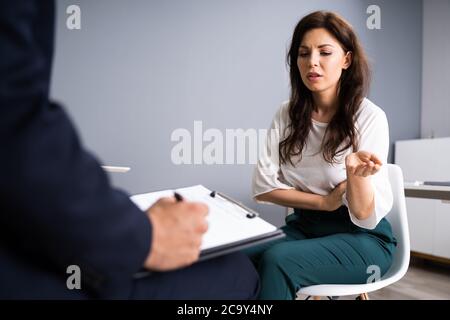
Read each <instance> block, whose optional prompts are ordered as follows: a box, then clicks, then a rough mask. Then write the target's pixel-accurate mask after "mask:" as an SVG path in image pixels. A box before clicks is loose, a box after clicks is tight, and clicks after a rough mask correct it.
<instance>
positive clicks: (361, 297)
mask: <svg viewBox="0 0 450 320" xmlns="http://www.w3.org/2000/svg"><path fill="white" fill-rule="evenodd" d="M356 299H357V300H369V295H368V294H367V293H361V294H360V295H359V296H358V297H356Z"/></svg>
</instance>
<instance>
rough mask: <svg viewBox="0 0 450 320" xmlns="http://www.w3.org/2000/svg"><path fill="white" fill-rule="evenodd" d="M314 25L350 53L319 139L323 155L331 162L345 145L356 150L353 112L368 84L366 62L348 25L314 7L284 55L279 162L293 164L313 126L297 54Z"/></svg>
mask: <svg viewBox="0 0 450 320" xmlns="http://www.w3.org/2000/svg"><path fill="white" fill-rule="evenodd" d="M317 28H324V29H326V30H327V31H328V32H330V33H331V34H332V35H333V36H334V37H335V38H336V39H337V40H338V41H339V43H340V44H341V46H342V49H343V50H344V52H349V51H350V52H351V53H352V62H351V65H350V66H349V67H348V68H347V69H346V70H342V75H341V78H340V80H339V87H338V109H337V111H336V113H335V115H334V116H333V118H332V119H331V121H330V123H329V124H328V126H327V129H326V132H325V136H324V140H323V142H322V153H323V157H324V159H325V160H326V161H327V162H329V163H334V162H336V159H335V158H336V156H338V155H339V154H340V153H341V152H344V151H345V150H347V149H348V148H350V147H352V148H353V150H355V151H356V150H357V146H358V139H357V132H356V128H355V114H356V112H357V111H358V108H359V105H360V104H361V102H362V100H363V99H364V97H365V95H366V93H367V90H368V88H369V82H370V69H369V64H368V62H367V58H366V56H365V54H364V51H363V49H362V47H361V45H360V43H359V40H358V38H357V36H356V34H355V32H354V31H353V29H352V27H351V25H350V24H349V23H347V22H346V21H345V20H344V19H343V18H341V17H340V16H338V15H337V14H335V13H333V12H327V11H316V12H313V13H311V14H309V15H307V16H305V17H304V18H303V19H301V20H300V22H299V23H298V24H297V26H296V27H295V30H294V34H293V36H292V42H291V47H290V49H289V52H288V55H287V62H288V66H289V71H290V81H291V95H290V101H289V106H288V108H289V118H290V123H289V125H288V126H287V128H286V130H287V131H286V133H287V134H288V135H287V137H286V138H285V139H284V140H282V141H281V142H280V145H279V156H280V162H281V163H287V161H289V162H290V163H291V164H292V165H293V162H292V157H293V156H300V159H301V154H302V150H303V149H304V148H305V147H306V139H307V137H308V134H309V131H310V129H311V126H312V120H311V119H312V118H311V117H312V111H313V108H314V103H313V98H312V94H311V91H310V90H309V89H308V88H307V87H306V86H305V84H304V83H303V81H302V79H301V76H300V71H299V69H298V66H297V58H298V54H299V53H298V51H299V47H300V45H301V42H302V40H303V37H304V35H305V33H306V32H308V31H310V30H312V29H317Z"/></svg>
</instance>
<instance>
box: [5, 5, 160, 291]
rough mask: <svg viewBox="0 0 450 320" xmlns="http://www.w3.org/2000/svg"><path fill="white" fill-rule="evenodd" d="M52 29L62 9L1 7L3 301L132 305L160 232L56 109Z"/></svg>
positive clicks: (51, 6) (62, 113)
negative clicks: (75, 276) (138, 276)
mask: <svg viewBox="0 0 450 320" xmlns="http://www.w3.org/2000/svg"><path fill="white" fill-rule="evenodd" d="M53 24H54V3H53V1H49V0H14V1H11V0H0V170H1V171H0V298H68V297H69V298H70V297H99V298H127V297H128V296H129V295H130V290H131V286H132V275H133V274H134V273H135V272H136V271H138V270H139V269H140V268H141V266H142V264H143V262H144V260H145V258H146V256H147V255H148V253H149V250H150V247H151V231H152V229H151V224H150V222H149V219H148V218H147V217H146V215H145V214H144V213H143V212H142V211H140V210H139V209H138V208H137V207H136V206H135V205H134V204H133V203H132V202H131V201H130V200H129V198H128V196H127V195H126V194H125V193H123V192H120V191H118V190H115V189H113V188H112V187H111V186H110V184H109V181H108V178H107V176H106V175H105V173H104V172H103V171H102V169H101V167H100V164H99V162H98V161H97V160H96V159H95V157H93V156H92V155H91V154H89V153H88V152H86V151H85V150H84V149H83V146H82V145H81V144H80V140H79V138H78V136H77V133H76V132H75V130H74V127H73V125H72V123H71V121H70V120H69V118H68V117H67V114H66V113H65V112H64V110H63V109H62V108H61V107H60V106H59V105H57V104H55V103H52V102H50V101H49V98H48V95H49V82H50V73H51V64H52V51H53ZM69 265H78V266H79V267H80V269H81V279H82V289H81V291H80V290H68V289H67V287H66V279H67V277H68V276H70V274H67V273H66V269H67V267H68V266H69Z"/></svg>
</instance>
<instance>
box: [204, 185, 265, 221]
mask: <svg viewBox="0 0 450 320" xmlns="http://www.w3.org/2000/svg"><path fill="white" fill-rule="evenodd" d="M216 195H219V196H221V197H222V198H224V199H225V200H228V201H229V202H231V203H233V204H234V205H236V206H238V207H240V208H241V209H244V210H245V211H247V214H246V215H245V216H246V217H247V218H249V219H253V218H256V217H257V216H259V214H258V213H257V212H255V211H253V210H252V209H250V208H248V207H246V206H245V205H243V204H242V203H240V202H238V201H236V200H234V199H232V198H230V197H228V196H226V195H224V194H223V193H220V192H217V191H212V192H211V193H210V194H209V196H210V197H212V198H215V197H216Z"/></svg>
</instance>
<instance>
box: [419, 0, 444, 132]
mask: <svg viewBox="0 0 450 320" xmlns="http://www.w3.org/2000/svg"><path fill="white" fill-rule="evenodd" d="M449 85H450V0H427V1H424V3H423V84H422V122H421V137H422V138H431V137H450V90H449Z"/></svg>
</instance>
